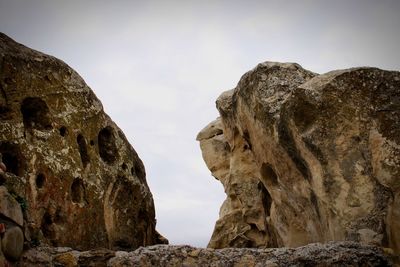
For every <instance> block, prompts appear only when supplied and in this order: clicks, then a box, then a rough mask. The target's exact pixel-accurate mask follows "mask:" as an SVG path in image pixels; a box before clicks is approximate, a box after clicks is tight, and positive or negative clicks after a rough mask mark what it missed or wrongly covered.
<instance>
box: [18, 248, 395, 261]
mask: <svg viewBox="0 0 400 267" xmlns="http://www.w3.org/2000/svg"><path fill="white" fill-rule="evenodd" d="M16 266H19V267H25V266H26V267H28V266H29V267H35V266H38V267H39V266H41V267H47V266H48V267H50V266H71V267H72V266H109V267H119V266H126V267H127V266H135V267H139V266H140V267H148V266H166V267H169V266H171V267H172V266H188V267H189V266H226V267H229V266H232V267H239V266H240V267H255V266H268V267H277V266H392V262H391V260H390V259H389V258H387V257H386V256H385V255H384V254H383V252H382V251H381V250H380V249H378V248H376V247H373V246H366V245H360V244H358V243H352V242H338V243H334V242H332V243H328V244H318V243H316V244H310V245H307V246H304V247H299V248H292V249H287V248H286V249H285V248H280V249H279V248H278V249H276V248H275V249H245V248H242V249H238V248H226V249H217V250H214V249H199V248H193V247H189V246H166V245H156V246H150V247H142V248H139V249H137V250H135V251H133V252H122V251H117V252H115V251H110V250H94V251H85V252H79V251H74V250H71V249H69V248H49V247H39V248H35V249H32V250H29V251H27V252H25V254H24V255H23V256H22V259H21V261H20V262H18V264H17V265H16Z"/></svg>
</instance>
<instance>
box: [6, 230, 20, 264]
mask: <svg viewBox="0 0 400 267" xmlns="http://www.w3.org/2000/svg"><path fill="white" fill-rule="evenodd" d="M23 248H24V234H23V233H22V230H21V229H20V228H19V227H11V228H8V229H7V231H6V232H5V233H4V235H3V237H2V239H1V249H2V251H3V253H4V256H5V257H6V258H7V259H8V260H11V261H17V260H18V259H19V258H20V257H21V254H22V250H23Z"/></svg>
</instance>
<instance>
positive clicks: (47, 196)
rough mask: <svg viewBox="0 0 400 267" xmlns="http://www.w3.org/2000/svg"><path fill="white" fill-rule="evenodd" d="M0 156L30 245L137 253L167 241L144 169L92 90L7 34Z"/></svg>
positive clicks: (0, 67)
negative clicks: (160, 231) (21, 207)
mask: <svg viewBox="0 0 400 267" xmlns="http://www.w3.org/2000/svg"><path fill="white" fill-rule="evenodd" d="M0 153H1V154H2V158H3V162H4V164H5V166H6V167H7V172H6V173H4V171H2V174H1V175H2V177H3V178H7V179H3V180H4V181H3V183H4V186H5V187H7V189H8V190H9V191H10V193H12V194H14V195H15V196H16V197H18V198H19V199H20V200H21V201H22V202H24V203H25V208H26V209H25V211H24V221H25V225H24V228H25V229H26V233H27V234H26V235H25V237H26V238H27V241H30V242H31V243H33V244H37V243H38V242H40V243H44V244H48V245H53V246H69V247H72V248H75V249H92V248H98V247H105V248H110V249H122V250H128V249H134V248H137V247H139V246H147V245H153V244H156V243H158V242H159V240H160V239H161V237H160V236H159V234H158V233H157V232H156V230H155V224H156V221H155V212H154V203H153V198H152V194H151V192H150V190H149V188H148V185H147V183H146V178H145V170H144V166H143V163H142V161H141V160H140V158H139V157H138V155H137V153H136V151H135V150H134V149H133V147H132V146H131V145H130V144H129V142H128V141H127V139H126V137H125V135H124V134H123V133H122V131H121V129H120V128H118V126H117V125H116V124H115V123H114V122H113V121H112V120H111V119H110V118H109V117H108V116H107V114H105V113H104V110H103V107H102V104H101V102H100V101H99V100H98V99H97V97H96V95H95V94H94V93H93V91H92V90H91V89H90V88H89V87H88V86H87V85H86V83H85V82H84V81H83V79H82V78H81V77H80V76H79V75H78V74H77V73H76V72H75V71H74V70H73V69H71V68H70V67H69V66H68V65H67V64H65V63H64V62H62V61H61V60H58V59H56V58H54V57H51V56H48V55H45V54H43V53H40V52H37V51H34V50H32V49H29V48H27V47H25V46H23V45H21V44H18V43H16V42H15V41H13V40H12V39H10V38H9V37H7V36H6V35H4V34H0ZM131 169H132V170H137V171H130V170H131ZM4 215H5V216H8V215H7V214H4ZM11 218H12V219H13V220H14V221H16V220H17V219H14V217H11ZM21 218H22V215H21V216H19V217H18V220H17V221H16V223H18V224H19V225H20V220H21Z"/></svg>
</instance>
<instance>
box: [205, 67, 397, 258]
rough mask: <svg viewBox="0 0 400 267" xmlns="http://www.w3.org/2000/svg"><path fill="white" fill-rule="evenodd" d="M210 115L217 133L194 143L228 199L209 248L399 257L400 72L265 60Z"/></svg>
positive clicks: (244, 77)
mask: <svg viewBox="0 0 400 267" xmlns="http://www.w3.org/2000/svg"><path fill="white" fill-rule="evenodd" d="M217 108H218V110H219V112H220V115H221V118H220V119H219V120H220V121H221V122H220V123H218V129H219V131H218V135H216V134H214V135H213V134H209V135H207V134H204V133H207V132H210V127H211V126H212V125H211V126H210V125H209V126H207V127H206V128H205V129H203V130H202V132H201V133H200V134H199V136H198V140H199V141H200V145H201V148H202V151H203V158H204V159H205V162H206V163H207V166H208V167H209V168H210V170H211V171H212V173H213V175H214V176H215V177H216V178H217V179H219V180H220V181H221V182H222V184H223V185H224V188H225V191H226V193H227V200H226V201H225V202H224V204H223V208H222V209H221V213H220V219H219V220H218V222H217V223H216V227H215V230H214V233H213V236H212V238H211V241H210V243H209V246H210V247H214V248H219V247H229V246H236V247H242V246H244V247H247V246H249V247H258V246H268V247H276V246H278V247H280V246H300V245H304V244H308V243H312V242H327V241H330V240H352V241H357V242H364V243H369V244H375V245H379V246H384V247H390V248H392V249H393V250H394V251H395V252H396V253H399V252H400V236H399V235H398V234H396V233H398V232H399V231H400V225H399V222H400V213H399V210H400V180H399V179H398V178H399V177H400V176H399V174H400V123H399V121H400V73H399V72H396V71H384V70H380V69H376V68H354V69H348V70H340V71H333V72H329V73H327V74H323V75H317V74H315V73H312V72H310V71H307V70H304V69H303V68H301V67H300V66H299V65H298V64H291V63H274V62H266V63H262V64H259V65H258V66H257V67H256V68H255V69H253V70H251V71H249V72H248V73H246V74H245V75H244V76H243V77H242V78H241V80H240V82H239V83H238V85H237V87H236V88H235V89H234V90H231V91H228V92H225V93H223V94H222V95H221V96H220V97H219V99H218V100H217ZM214 127H215V126H214ZM222 144H225V145H222ZM216 154H218V157H219V160H218V162H225V164H220V165H217V164H218V162H217V161H213V160H212V159H213V158H215V157H216ZM210 159H211V160H210ZM221 166H222V167H221ZM238 218H239V219H238ZM232 232H235V234H232Z"/></svg>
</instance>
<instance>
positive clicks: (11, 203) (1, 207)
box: [0, 186, 24, 226]
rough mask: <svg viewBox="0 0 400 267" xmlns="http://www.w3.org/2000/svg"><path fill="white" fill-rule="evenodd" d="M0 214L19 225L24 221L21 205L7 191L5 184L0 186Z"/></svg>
mask: <svg viewBox="0 0 400 267" xmlns="http://www.w3.org/2000/svg"><path fill="white" fill-rule="evenodd" d="M0 214H2V215H4V216H6V217H8V218H10V219H11V220H13V221H14V222H16V223H17V224H18V225H19V226H22V225H23V223H24V217H23V215H22V210H21V206H20V205H19V203H18V202H17V200H15V198H14V197H13V196H11V195H10V193H8V190H7V188H6V187H5V186H0Z"/></svg>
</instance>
